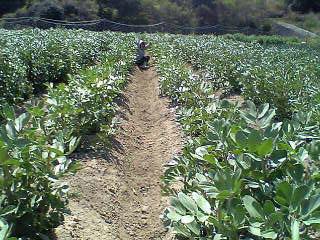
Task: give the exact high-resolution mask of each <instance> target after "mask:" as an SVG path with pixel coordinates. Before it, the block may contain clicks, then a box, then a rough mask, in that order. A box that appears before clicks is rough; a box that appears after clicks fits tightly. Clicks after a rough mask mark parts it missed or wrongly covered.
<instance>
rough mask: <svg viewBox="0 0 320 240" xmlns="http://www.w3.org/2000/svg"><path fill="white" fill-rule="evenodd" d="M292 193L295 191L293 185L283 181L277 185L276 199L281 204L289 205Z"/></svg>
mask: <svg viewBox="0 0 320 240" xmlns="http://www.w3.org/2000/svg"><path fill="white" fill-rule="evenodd" d="M292 193H293V189H292V186H291V185H290V184H289V183H288V182H281V183H280V184H279V185H278V186H277V191H276V197H275V199H276V201H277V202H278V203H279V204H280V205H283V206H286V207H289V205H290V202H291V197H292Z"/></svg>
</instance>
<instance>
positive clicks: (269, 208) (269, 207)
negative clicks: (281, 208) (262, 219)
mask: <svg viewBox="0 0 320 240" xmlns="http://www.w3.org/2000/svg"><path fill="white" fill-rule="evenodd" d="M263 211H264V212H265V214H266V215H270V214H272V213H275V206H274V204H273V203H272V202H271V201H270V200H267V201H265V203H264V205H263Z"/></svg>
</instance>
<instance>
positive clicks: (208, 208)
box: [192, 192, 211, 214]
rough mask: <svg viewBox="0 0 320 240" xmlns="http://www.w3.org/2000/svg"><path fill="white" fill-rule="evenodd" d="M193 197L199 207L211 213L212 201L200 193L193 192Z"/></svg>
mask: <svg viewBox="0 0 320 240" xmlns="http://www.w3.org/2000/svg"><path fill="white" fill-rule="evenodd" d="M192 198H193V199H194V200H195V202H196V203H197V205H198V207H199V208H200V209H201V210H202V211H203V212H205V213H207V214H210V213H211V206H210V203H209V202H208V201H207V200H206V199H205V198H204V197H203V196H202V195H200V194H198V193H196V192H193V193H192Z"/></svg>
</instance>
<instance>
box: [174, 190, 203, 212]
mask: <svg viewBox="0 0 320 240" xmlns="http://www.w3.org/2000/svg"><path fill="white" fill-rule="evenodd" d="M178 199H179V201H180V202H181V204H182V205H183V206H184V207H185V208H186V209H188V210H189V211H190V212H192V213H193V214H196V213H197V211H198V207H197V204H196V203H195V202H194V201H193V199H192V198H191V197H189V196H187V195H186V194H184V193H183V192H180V193H178Z"/></svg>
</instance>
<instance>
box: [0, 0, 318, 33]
mask: <svg viewBox="0 0 320 240" xmlns="http://www.w3.org/2000/svg"><path fill="white" fill-rule="evenodd" d="M319 11H320V3H319V1H317V0H309V1H307V0H185V1H182V0H122V1H116V0H83V1H80V0H12V1H6V2H5V3H2V5H1V7H0V14H1V15H5V16H16V17H19V16H40V17H44V18H52V19H59V20H70V21H76V20H92V19H97V18H108V19H110V20H114V21H119V22H124V23H130V24H151V23H156V22H160V21H166V22H169V23H174V24H179V25H184V26H203V25H213V24H223V25H231V26H250V27H253V28H261V29H264V30H268V29H269V28H270V26H269V25H268V23H267V22H264V21H263V22H261V19H265V18H282V17H286V18H290V19H291V20H292V19H293V18H298V17H299V16H301V14H305V13H309V12H312V13H313V14H315V15H316V13H317V12H319ZM294 14H295V15H294ZM293 15H294V16H293ZM303 16H304V15H303ZM316 16H317V15H316ZM299 18H300V19H301V18H302V17H299ZM316 18H317V17H313V18H311V17H308V18H307V19H306V21H302V22H306V23H305V24H302V23H301V24H300V25H302V26H306V27H309V26H313V25H314V22H315V19H316Z"/></svg>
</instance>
